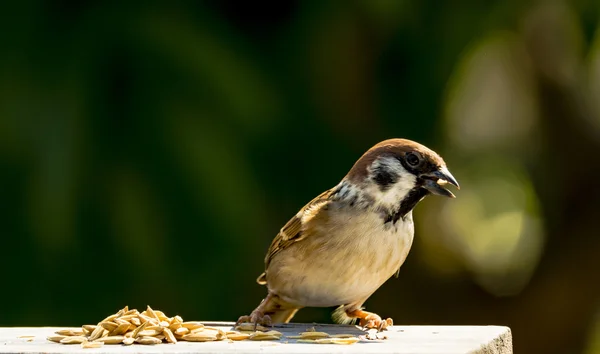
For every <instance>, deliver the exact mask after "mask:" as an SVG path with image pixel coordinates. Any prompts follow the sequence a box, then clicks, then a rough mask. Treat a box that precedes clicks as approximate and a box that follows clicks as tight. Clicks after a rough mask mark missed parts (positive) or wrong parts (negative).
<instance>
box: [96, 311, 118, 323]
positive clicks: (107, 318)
mask: <svg viewBox="0 0 600 354" xmlns="http://www.w3.org/2000/svg"><path fill="white" fill-rule="evenodd" d="M117 317H119V315H117V314H116V313H115V314H114V315H110V316H108V317H106V318H105V319H103V320H102V321H100V322H110V321H112V320H114V319H115V318H117Z"/></svg>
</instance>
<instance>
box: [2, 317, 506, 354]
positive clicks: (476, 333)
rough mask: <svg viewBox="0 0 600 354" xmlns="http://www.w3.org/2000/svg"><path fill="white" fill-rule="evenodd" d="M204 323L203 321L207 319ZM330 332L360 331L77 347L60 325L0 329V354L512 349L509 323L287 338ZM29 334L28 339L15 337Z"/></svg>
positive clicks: (329, 328) (292, 331)
mask: <svg viewBox="0 0 600 354" xmlns="http://www.w3.org/2000/svg"><path fill="white" fill-rule="evenodd" d="M207 323H208V322H207ZM210 325H212V326H219V327H222V328H223V329H224V330H229V329H231V325H232V324H231V323H229V322H212V323H211V324H210ZM310 327H315V328H316V329H317V330H318V331H323V332H327V333H330V334H336V333H352V334H357V335H360V334H364V333H363V332H361V331H360V329H358V328H357V327H355V326H341V325H319V324H299V323H296V324H294V323H292V324H286V325H281V326H276V327H275V329H276V330H278V331H280V332H283V334H284V337H282V339H281V340H280V341H265V342H252V341H241V342H228V341H227V340H225V341H220V342H208V343H189V342H179V343H177V344H160V345H155V346H143V345H139V344H134V345H132V346H123V345H105V346H104V347H102V348H98V349H82V348H81V346H80V345H63V344H57V343H52V342H48V341H47V340H46V337H48V336H49V335H52V334H53V333H54V331H57V330H59V329H62V328H53V327H43V328H0V353H27V354H33V353H85V354H97V353H177V354H184V353H202V354H207V353H239V354H245V353H247V354H255V353H399V354H400V353H402V354H404V353H411V354H424V353H428V354H433V353H440V354H441V353H456V354H458V353H460V354H463V353H471V354H472V353H485V354H492V353H493V354H512V336H511V332H510V329H509V328H508V327H500V326H394V327H392V328H391V329H390V330H388V331H385V332H384V333H385V334H386V335H387V336H388V339H386V340H381V341H361V342H359V343H356V344H352V345H335V344H305V343H296V341H295V340H294V339H287V338H286V337H285V336H286V335H298V333H300V332H303V331H305V330H306V329H307V328H310ZM21 336H34V337H33V338H19V337H21Z"/></svg>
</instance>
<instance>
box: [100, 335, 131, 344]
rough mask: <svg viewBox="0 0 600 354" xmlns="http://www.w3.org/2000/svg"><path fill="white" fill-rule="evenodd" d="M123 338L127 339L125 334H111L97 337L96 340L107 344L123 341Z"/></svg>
mask: <svg viewBox="0 0 600 354" xmlns="http://www.w3.org/2000/svg"><path fill="white" fill-rule="evenodd" d="M123 339H125V336H109V337H104V338H99V339H96V340H95V342H102V343H105V344H119V343H121V342H123Z"/></svg>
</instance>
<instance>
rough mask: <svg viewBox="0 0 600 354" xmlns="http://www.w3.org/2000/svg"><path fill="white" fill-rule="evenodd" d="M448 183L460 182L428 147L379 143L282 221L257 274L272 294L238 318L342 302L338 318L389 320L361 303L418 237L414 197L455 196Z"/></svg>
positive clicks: (277, 318) (271, 318)
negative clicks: (336, 180) (330, 186)
mask: <svg viewBox="0 0 600 354" xmlns="http://www.w3.org/2000/svg"><path fill="white" fill-rule="evenodd" d="M447 183H449V184H452V185H454V186H456V187H457V188H458V189H460V187H459V184H458V182H457V181H456V179H455V178H454V177H453V176H452V174H451V173H450V171H448V169H447V167H446V163H445V162H444V160H443V159H442V158H441V157H440V156H439V155H438V154H437V153H435V152H434V151H432V150H431V149H429V148H427V147H425V146H423V145H421V144H419V143H416V142H414V141H411V140H407V139H389V140H385V141H382V142H380V143H378V144H376V145H375V146H373V147H372V148H370V149H369V150H368V151H367V152H366V153H364V154H363V155H362V156H361V157H360V158H359V159H358V161H356V163H355V164H354V166H353V167H352V169H350V171H349V172H348V174H347V175H346V176H345V177H344V178H343V179H342V180H341V182H340V183H339V184H338V185H336V186H335V187H333V188H331V189H329V190H327V191H325V192H323V193H321V194H320V195H319V196H317V197H316V198H314V199H313V200H312V201H310V202H309V203H308V204H306V206H304V207H303V208H302V209H301V210H300V211H299V212H298V213H297V214H296V215H295V216H294V217H293V218H292V219H291V220H290V221H288V222H287V224H285V226H283V228H281V230H280V231H279V233H278V234H277V236H275V239H273V241H272V243H271V246H270V247H269V249H268V251H267V255H266V257H265V272H264V273H262V274H261V275H260V276H259V277H258V279H257V282H258V283H259V284H261V285H266V286H267V291H268V294H267V297H266V298H265V299H263V301H262V302H261V303H260V305H259V306H258V307H257V308H256V309H255V310H254V311H252V313H251V314H250V315H249V316H241V317H240V318H239V319H238V321H237V323H238V324H239V323H244V322H250V323H254V325H255V326H256V325H257V324H263V325H271V324H273V323H286V322H289V321H290V320H291V319H292V317H293V316H294V315H295V314H296V312H297V311H298V310H300V309H301V308H303V307H334V306H338V308H337V309H336V310H335V311H334V312H333V320H334V321H335V322H338V323H345V324H347V323H352V322H354V321H355V320H357V319H358V320H359V324H360V325H361V326H363V327H364V328H377V329H378V330H383V329H385V328H386V327H388V326H391V325H392V324H393V321H392V319H390V318H387V319H386V320H382V318H381V317H380V316H379V315H377V314H375V313H372V312H367V311H363V307H362V305H363V304H364V302H365V301H366V300H367V299H368V298H369V297H370V296H371V295H372V294H373V293H374V292H375V291H376V290H377V289H378V288H379V287H380V286H381V285H383V283H384V282H386V281H387V280H388V279H390V278H391V277H392V276H393V275H394V274H395V275H396V276H397V275H398V272H399V270H400V267H401V266H402V264H403V263H404V260H405V259H406V257H407V255H408V252H409V250H410V248H411V245H412V242H413V236H414V224H413V217H412V210H413V208H414V207H415V206H416V205H417V203H419V201H421V200H422V199H423V198H424V197H426V196H427V195H429V194H435V195H440V196H445V197H451V198H454V194H452V192H450V191H449V190H448V189H446V188H444V185H445V184H447Z"/></svg>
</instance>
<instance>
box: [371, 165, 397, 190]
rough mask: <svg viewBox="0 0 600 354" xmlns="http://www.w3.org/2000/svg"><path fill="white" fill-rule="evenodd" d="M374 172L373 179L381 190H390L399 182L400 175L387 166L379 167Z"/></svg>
mask: <svg viewBox="0 0 600 354" xmlns="http://www.w3.org/2000/svg"><path fill="white" fill-rule="evenodd" d="M373 172H374V177H373V180H374V181H375V183H377V185H378V186H379V189H381V191H386V190H388V189H389V188H390V187H391V186H392V185H393V184H394V183H396V182H398V177H397V176H396V175H394V174H392V173H390V171H388V170H387V169H385V168H381V167H379V168H377V169H376V170H375V171H373Z"/></svg>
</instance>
